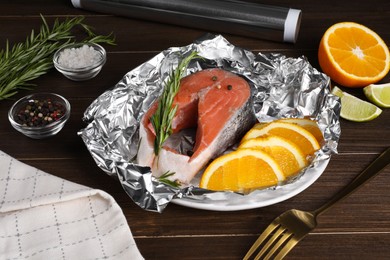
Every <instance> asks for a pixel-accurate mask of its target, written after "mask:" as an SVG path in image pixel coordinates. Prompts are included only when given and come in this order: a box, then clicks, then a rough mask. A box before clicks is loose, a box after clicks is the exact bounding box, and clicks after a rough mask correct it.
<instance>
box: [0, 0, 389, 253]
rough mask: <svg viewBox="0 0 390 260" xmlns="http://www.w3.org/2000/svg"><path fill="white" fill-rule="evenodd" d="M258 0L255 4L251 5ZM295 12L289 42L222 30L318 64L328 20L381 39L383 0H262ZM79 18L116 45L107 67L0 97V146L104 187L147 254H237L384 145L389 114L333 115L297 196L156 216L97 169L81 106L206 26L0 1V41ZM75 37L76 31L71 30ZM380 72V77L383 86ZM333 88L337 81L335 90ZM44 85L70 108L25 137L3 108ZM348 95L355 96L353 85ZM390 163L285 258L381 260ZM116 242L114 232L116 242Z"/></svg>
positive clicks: (40, 0) (46, 79) (50, 77)
mask: <svg viewBox="0 0 390 260" xmlns="http://www.w3.org/2000/svg"><path fill="white" fill-rule="evenodd" d="M251 2H260V1H251ZM261 3H263V4H272V5H279V6H286V7H293V8H297V9H301V10H302V11H303V20H302V24H301V31H300V34H299V39H298V42H297V43H296V44H288V43H278V42H270V41H266V40H259V39H256V38H249V37H241V36H236V35H229V34H224V36H225V37H226V38H227V39H228V40H229V41H230V42H231V43H233V44H235V45H237V46H241V47H244V48H246V49H248V50H251V51H253V52H264V53H268V52H279V53H283V54H284V55H287V56H291V57H300V56H305V57H307V59H308V60H309V61H310V63H311V64H312V65H313V66H314V67H316V68H319V65H318V60H317V48H318V44H319V41H320V39H321V36H322V34H323V33H324V31H325V30H326V28H328V27H329V26H330V25H332V24H333V23H336V22H339V21H346V20H349V21H355V22H359V23H362V24H365V25H366V26H368V27H370V28H372V29H374V30H375V31H376V32H377V33H378V34H379V35H381V37H382V38H383V39H384V41H385V42H386V43H388V44H390V30H389V29H388V17H389V16H390V2H389V1H387V0H386V1H385V0H382V1H364V2H363V1H361V2H355V1H335V0H331V1H319V0H311V1H308V0H298V1H294V2H293V3H291V1H282V0H278V1H271V0H268V1H261ZM39 14H43V15H44V16H45V17H46V18H47V20H48V22H49V23H50V22H52V21H54V19H56V18H58V19H65V17H73V16H77V15H84V16H85V22H86V23H88V24H90V25H92V26H94V27H95V29H96V31H97V32H98V33H99V34H108V33H110V32H113V33H114V34H115V36H116V42H117V45H115V46H105V47H106V49H107V51H108V59H107V63H106V65H105V67H104V69H103V70H102V72H101V73H100V74H99V75H98V76H97V77H96V78H94V79H92V80H89V81H86V82H73V81H70V80H67V79H66V78H64V77H63V76H62V75H61V74H59V73H58V72H57V71H55V70H54V69H53V70H51V71H50V72H49V73H48V74H46V75H44V76H42V77H40V78H39V79H37V80H34V81H33V83H35V84H37V87H36V88H35V89H34V90H31V91H21V92H20V93H19V94H17V95H16V96H15V97H14V98H13V99H12V100H4V101H0V138H1V142H0V149H1V150H2V151H4V152H5V153H7V154H10V155H11V156H14V157H15V158H17V159H19V160H21V161H22V162H24V163H27V164H29V165H32V166H35V167H37V168H40V169H42V170H44V171H46V172H48V173H51V174H53V175H56V176H59V177H62V178H65V179H67V180H70V181H73V182H77V183H80V184H84V185H88V186H91V187H93V188H98V189H102V190H105V191H107V192H108V193H110V194H111V195H112V196H113V197H114V198H115V199H116V200H117V201H118V203H119V205H120V206H121V207H122V209H123V212H124V214H125V216H126V218H127V220H128V223H129V225H130V228H131V230H132V233H133V235H134V237H135V239H136V242H137V244H138V246H139V249H140V251H141V253H142V254H143V255H144V257H145V258H146V259H241V258H242V257H243V255H244V254H245V253H246V251H247V250H248V248H249V247H250V246H251V244H252V243H253V242H254V241H255V240H256V238H257V236H258V235H259V234H260V233H261V232H262V230H263V229H264V228H265V227H266V226H267V225H268V224H269V223H270V222H271V221H272V220H273V218H275V217H276V216H278V215H279V214H280V213H282V212H283V211H285V210H288V209H290V208H297V209H303V210H311V209H314V208H316V207H318V206H320V205H321V204H322V203H324V202H325V201H327V200H328V199H329V198H330V197H331V196H332V195H333V194H334V193H335V192H337V191H338V190H339V189H341V188H342V187H343V186H345V185H346V184H347V183H348V182H349V181H350V180H352V179H353V178H354V176H356V174H358V173H359V172H360V171H361V170H362V169H363V168H364V167H365V166H367V165H368V164H369V163H370V162H371V161H372V160H373V159H374V158H375V157H376V156H377V155H378V154H379V153H380V152H381V151H383V150H384V149H385V148H386V147H388V146H389V144H390V134H389V133H390V123H389V122H390V111H389V110H388V109H385V110H384V111H383V113H382V115H381V116H380V117H379V118H378V119H376V120H373V121H371V122H367V123H353V122H348V121H345V120H341V131H342V134H341V138H340V142H339V146H338V151H339V153H338V154H335V155H333V156H332V158H331V161H330V163H329V165H328V167H327V169H326V171H325V172H324V173H323V175H322V176H321V177H320V178H319V180H318V181H316V182H315V183H314V184H313V185H312V186H310V187H309V188H308V189H306V190H305V191H304V192H302V193H300V194H298V195H297V196H295V197H293V198H291V199H289V200H286V201H284V202H281V203H278V204H276V205H272V206H269V207H265V208H259V209H252V210H244V211H237V212H214V211H205V210H196V209H191V208H185V207H181V206H177V205H174V204H170V205H169V206H168V207H167V208H166V210H165V211H164V212H163V213H153V212H148V211H144V210H142V209H140V208H139V207H138V206H136V205H135V204H134V203H133V202H132V201H131V199H130V198H129V197H128V196H127V195H126V194H125V192H124V191H123V190H122V188H121V186H120V184H119V183H118V181H117V180H115V179H113V178H110V177H108V176H107V175H106V174H104V173H103V172H102V170H100V169H99V168H98V167H97V166H96V164H95V162H94V161H93V159H92V157H91V156H90V154H89V152H88V151H87V149H86V147H85V145H84V144H83V142H82V140H81V138H80V137H79V136H78V135H77V132H78V131H79V130H80V129H82V128H84V127H85V126H86V124H85V122H83V120H82V117H83V113H84V111H85V109H86V108H87V107H88V105H89V104H90V103H91V102H92V101H93V100H94V99H95V98H96V97H97V96H99V95H100V94H101V93H103V92H104V91H105V90H107V89H108V88H111V87H113V86H115V84H116V83H117V82H118V81H119V80H120V79H121V78H122V77H123V75H124V74H126V73H127V72H128V71H130V70H132V69H134V68H135V67H136V66H138V65H139V64H141V63H143V62H145V61H147V60H149V59H150V58H152V57H153V56H154V55H156V54H157V53H159V52H160V51H162V50H164V49H166V48H168V47H171V46H183V45H187V44H190V43H191V42H193V41H194V40H195V39H196V38H198V37H200V36H201V35H203V34H205V33H207V31H206V30H199V29H192V28H185V27H180V26H175V25H167V24H159V23H155V22H149V21H142V20H137V19H131V18H125V17H118V16H114V15H110V14H100V13H94V12H89V11H85V10H81V9H75V8H73V7H72V5H71V2H70V0H69V1H66V0H53V1H45V0H35V1H34V3H31V2H30V1H27V0H14V1H7V2H6V3H5V1H3V3H2V4H1V8H0V24H1V27H0V28H1V33H0V47H1V48H4V46H5V42H6V40H7V39H8V40H9V42H10V43H16V42H19V41H23V40H24V39H25V37H26V36H27V35H28V34H29V33H30V31H31V30H32V29H34V30H38V29H39V26H40V24H41V19H40V16H39ZM78 37H82V34H81V33H79V34H78ZM388 81H389V76H387V77H386V78H385V79H384V80H383V82H388ZM341 87H342V86H341ZM33 91H35V92H38V91H39V92H40V91H42V92H43V91H51V92H55V93H58V94H61V95H64V96H65V97H67V98H68V99H69V101H70V103H71V106H72V113H71V118H70V120H69V122H68V123H67V124H66V126H65V128H64V129H63V130H62V131H61V132H60V133H59V134H58V135H56V136H54V137H52V138H49V139H44V140H32V139H29V138H27V137H25V136H23V135H21V134H19V133H18V132H16V131H15V130H14V129H13V128H12V127H11V125H10V124H9V122H8V119H7V113H8V110H9V108H10V107H11V105H12V104H13V102H14V101H15V99H17V98H20V97H22V96H24V95H26V94H28V93H30V92H33ZM347 91H349V92H350V93H352V94H354V95H356V96H359V97H361V98H364V96H363V95H362V93H361V90H349V89H347ZM389 174H390V168H387V169H385V170H384V171H383V172H382V173H381V174H380V175H379V176H378V177H376V178H375V179H374V180H372V181H371V182H370V183H369V184H367V185H366V186H364V187H363V188H361V189H360V190H359V191H358V192H357V193H355V194H353V195H352V196H351V197H349V198H347V199H346V200H344V201H343V202H341V203H340V204H338V205H337V206H336V207H334V208H332V209H331V210H329V211H328V212H327V213H326V214H324V215H323V216H321V217H320V219H319V222H320V224H319V226H318V228H317V229H315V230H314V231H313V232H312V233H311V234H310V235H309V236H308V237H306V238H305V239H304V240H303V241H302V242H301V243H300V244H299V245H298V246H297V247H296V248H295V249H294V250H293V251H292V252H291V253H290V254H289V255H288V257H287V259H388V258H389V256H390V247H389V245H390V193H389V185H390V181H389V179H390V178H389V177H390V175H389ZM118 239H120V238H118Z"/></svg>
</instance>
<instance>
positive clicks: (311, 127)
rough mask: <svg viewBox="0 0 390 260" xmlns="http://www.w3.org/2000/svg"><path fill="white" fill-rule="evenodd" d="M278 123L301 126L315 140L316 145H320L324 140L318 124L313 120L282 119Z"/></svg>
mask: <svg viewBox="0 0 390 260" xmlns="http://www.w3.org/2000/svg"><path fill="white" fill-rule="evenodd" d="M279 121H280V122H286V123H293V124H297V125H300V126H302V127H303V128H305V129H306V130H307V131H309V132H310V133H311V134H312V135H314V137H315V138H316V139H317V141H318V143H319V144H321V143H322V141H323V140H324V136H323V135H322V132H321V130H320V128H319V127H318V124H317V122H316V121H314V120H310V119H307V118H283V119H280V120H279Z"/></svg>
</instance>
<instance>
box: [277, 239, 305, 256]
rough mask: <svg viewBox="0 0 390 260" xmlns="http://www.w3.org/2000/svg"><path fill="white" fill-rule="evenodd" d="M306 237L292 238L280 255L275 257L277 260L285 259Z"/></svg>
mask: <svg viewBox="0 0 390 260" xmlns="http://www.w3.org/2000/svg"><path fill="white" fill-rule="evenodd" d="M303 237H304V236H301V237H300V238H298V239H297V238H296V237H294V236H293V237H292V238H291V239H290V241H288V242H287V244H286V245H285V246H284V247H283V248H282V249H281V250H280V252H279V254H277V256H276V257H275V259H283V258H284V257H285V256H286V255H287V254H288V252H290V251H291V249H293V248H294V247H295V245H296V244H298V242H299V241H301V240H302V238H303Z"/></svg>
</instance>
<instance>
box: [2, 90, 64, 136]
mask: <svg viewBox="0 0 390 260" xmlns="http://www.w3.org/2000/svg"><path fill="white" fill-rule="evenodd" d="M69 116H70V104H69V102H68V100H66V99H65V98H64V97H62V96H60V95H57V94H54V93H36V94H31V95H28V96H25V97H23V98H21V99H19V100H18V101H16V102H15V103H14V104H13V106H12V107H11V108H10V110H9V111H8V119H9V121H10V123H11V125H12V126H13V127H14V128H15V129H16V130H18V131H19V132H21V133H22V134H24V135H26V136H28V137H30V138H33V139H43V138H46V137H50V136H53V135H55V134H57V133H58V132H59V131H60V130H61V129H62V128H63V127H64V125H65V123H66V121H68V119H69Z"/></svg>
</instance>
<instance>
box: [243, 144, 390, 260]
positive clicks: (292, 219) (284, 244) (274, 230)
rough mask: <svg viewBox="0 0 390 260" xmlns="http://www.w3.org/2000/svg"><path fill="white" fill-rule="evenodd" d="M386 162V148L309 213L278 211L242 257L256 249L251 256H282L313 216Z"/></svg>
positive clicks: (313, 220) (389, 155)
mask: <svg viewBox="0 0 390 260" xmlns="http://www.w3.org/2000/svg"><path fill="white" fill-rule="evenodd" d="M389 163H390V147H388V148H387V149H386V151H384V152H383V153H382V154H381V155H380V156H379V157H378V158H377V159H376V160H375V161H374V162H372V163H371V164H370V165H369V166H368V167H367V168H366V169H365V170H364V171H363V172H361V173H360V174H359V175H358V176H356V177H355V179H354V180H353V181H351V182H350V183H349V184H348V185H347V186H346V187H344V188H343V189H342V190H340V191H339V192H338V193H336V194H335V195H334V196H333V198H332V199H331V200H329V201H328V202H327V203H325V204H324V205H323V206H321V207H320V208H318V209H316V210H314V211H311V212H310V211H309V212H306V211H301V210H296V209H291V210H288V211H286V212H284V213H282V214H281V215H280V216H279V217H277V218H276V219H275V220H274V221H273V222H272V223H271V224H270V225H269V226H268V227H267V228H266V229H265V230H264V232H263V233H262V234H261V235H260V237H259V238H258V239H257V240H256V242H255V243H254V244H253V246H252V247H251V248H250V249H249V251H248V253H247V254H246V255H245V257H244V260H247V259H250V257H251V256H253V255H254V254H255V253H256V252H257V251H258V249H259V250H260V252H259V253H258V254H257V255H256V256H255V258H254V259H283V257H285V256H286V255H287V254H288V252H290V250H291V249H293V247H294V246H295V245H296V244H297V243H298V242H299V241H301V240H302V239H303V238H304V237H305V236H306V235H307V234H309V232H310V231H312V230H313V229H314V228H315V227H316V226H317V220H316V219H317V216H319V215H320V214H322V213H324V212H325V211H326V210H328V209H329V208H330V207H332V206H333V205H335V204H336V203H337V202H339V201H341V200H342V199H344V198H346V197H347V196H348V195H350V194H352V193H353V192H354V191H356V190H357V189H358V188H359V187H361V186H363V184H365V183H366V182H367V181H369V180H370V179H371V178H372V177H374V176H376V175H377V174H378V173H379V172H380V171H381V170H383V169H384V168H385V167H386V166H387V165H388V164H389Z"/></svg>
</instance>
